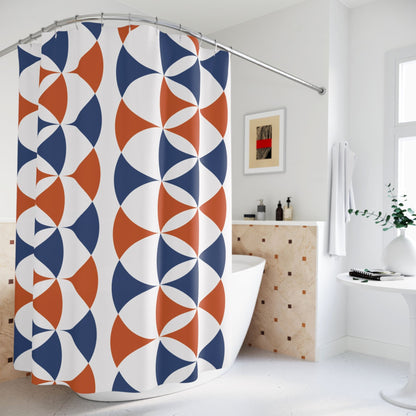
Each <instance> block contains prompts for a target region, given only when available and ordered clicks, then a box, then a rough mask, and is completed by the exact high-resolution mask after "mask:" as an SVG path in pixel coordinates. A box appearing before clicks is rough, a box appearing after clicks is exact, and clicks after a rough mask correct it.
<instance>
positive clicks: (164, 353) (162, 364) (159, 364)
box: [156, 342, 192, 385]
mask: <svg viewBox="0 0 416 416" xmlns="http://www.w3.org/2000/svg"><path fill="white" fill-rule="evenodd" d="M189 364H192V361H185V360H182V359H180V358H178V357H177V356H176V355H174V354H172V353H171V352H169V351H168V350H167V349H166V348H165V347H164V346H163V344H162V343H161V342H160V343H159V347H158V349H157V356H156V380H157V384H158V385H160V384H163V383H164V382H165V380H166V379H167V378H168V377H169V376H170V375H171V374H172V373H174V372H175V371H176V370H179V369H180V368H183V367H186V366H187V365H189Z"/></svg>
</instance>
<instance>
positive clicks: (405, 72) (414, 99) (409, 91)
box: [398, 59, 416, 123]
mask: <svg viewBox="0 0 416 416" xmlns="http://www.w3.org/2000/svg"><path fill="white" fill-rule="evenodd" d="M398 69H399V71H398V75H399V85H398V87H399V88H398V95H399V97H398V122H399V123H408V122H412V121H416V59H412V60H409V61H405V62H401V63H399V68H398Z"/></svg>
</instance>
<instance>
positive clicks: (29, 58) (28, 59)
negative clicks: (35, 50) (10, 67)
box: [17, 46, 40, 75]
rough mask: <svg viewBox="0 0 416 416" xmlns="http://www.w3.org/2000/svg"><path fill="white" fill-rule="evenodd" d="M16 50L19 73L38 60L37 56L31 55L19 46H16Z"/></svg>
mask: <svg viewBox="0 0 416 416" xmlns="http://www.w3.org/2000/svg"><path fill="white" fill-rule="evenodd" d="M17 51H18V56H19V75H20V74H21V73H22V72H23V71H24V70H25V69H26V68H28V67H29V66H31V65H33V64H34V63H35V62H37V61H40V57H39V56H35V55H32V54H31V53H29V52H27V51H25V50H24V49H22V48H21V47H20V46H18V47H17Z"/></svg>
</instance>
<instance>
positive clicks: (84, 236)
mask: <svg viewBox="0 0 416 416" xmlns="http://www.w3.org/2000/svg"><path fill="white" fill-rule="evenodd" d="M68 228H69V229H71V230H72V231H73V232H74V233H75V235H76V236H77V238H78V240H79V241H81V243H82V244H83V245H84V246H85V248H86V249H87V250H88V251H89V253H90V254H92V252H93V251H94V249H95V246H96V245H97V241H98V234H99V231H100V223H99V220H98V214H97V209H96V208H95V206H94V204H93V203H91V204H90V206H89V207H88V208H87V209H86V210H85V211H84V212H83V213H82V215H81V216H80V217H79V218H78V219H77V220H76V221H75V222H74V224H72V225H71V226H70V227H68Z"/></svg>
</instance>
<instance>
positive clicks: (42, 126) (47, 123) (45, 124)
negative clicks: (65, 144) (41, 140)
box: [38, 117, 56, 134]
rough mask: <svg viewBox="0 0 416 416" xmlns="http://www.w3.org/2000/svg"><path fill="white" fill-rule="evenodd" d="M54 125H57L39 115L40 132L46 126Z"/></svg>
mask: <svg viewBox="0 0 416 416" xmlns="http://www.w3.org/2000/svg"><path fill="white" fill-rule="evenodd" d="M52 125H55V126H56V124H54V123H50V122H49V121H45V120H42V119H41V118H39V117H38V134H39V133H40V131H41V130H42V129H44V128H45V127H48V126H52Z"/></svg>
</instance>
